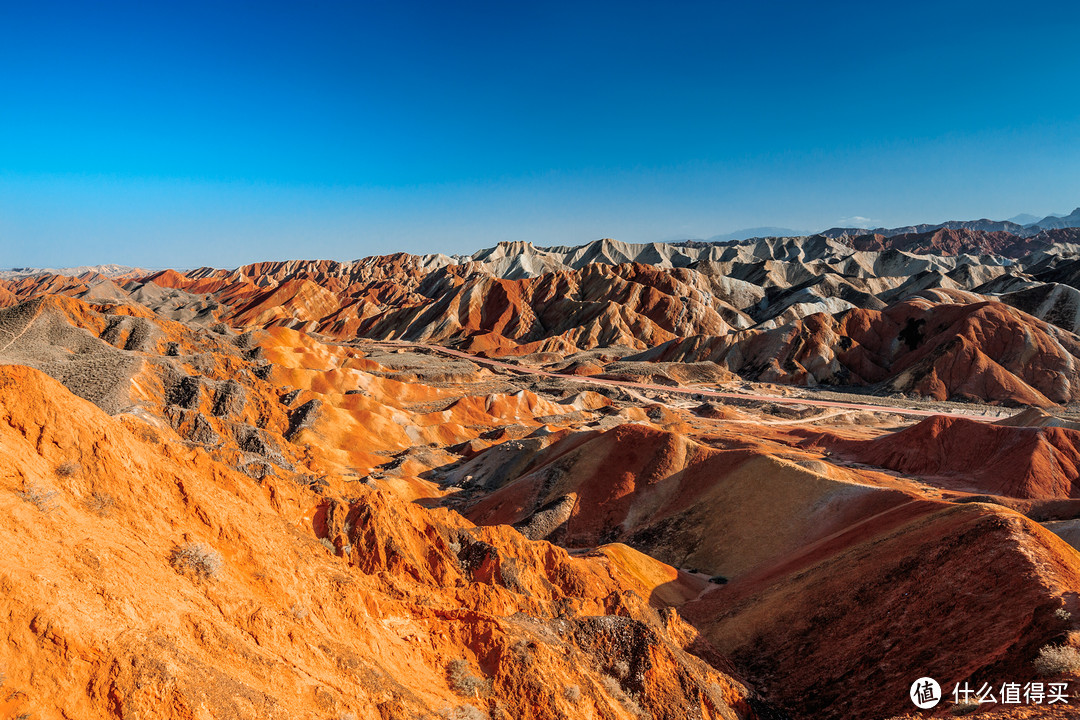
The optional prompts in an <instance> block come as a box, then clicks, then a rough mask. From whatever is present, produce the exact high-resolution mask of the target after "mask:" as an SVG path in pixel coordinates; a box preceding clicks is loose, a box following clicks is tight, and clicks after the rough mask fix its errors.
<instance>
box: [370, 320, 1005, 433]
mask: <svg viewBox="0 0 1080 720" xmlns="http://www.w3.org/2000/svg"><path fill="white" fill-rule="evenodd" d="M369 344H371V345H382V346H387V347H395V348H417V349H423V350H430V351H432V352H438V353H443V354H444V355H450V356H453V357H459V358H464V359H466V360H469V361H472V362H474V363H478V364H480V365H487V366H488V367H496V368H500V369H502V370H509V371H511V372H515V373H518V374H520V375H531V376H540V377H549V378H558V379H560V380H570V381H573V382H578V383H582V384H585V385H614V386H617V387H622V388H631V389H634V390H652V391H655V392H664V393H675V394H680V395H689V396H692V397H703V398H719V399H724V400H753V401H756V402H769V403H777V404H788V405H810V406H813V407H821V408H837V409H842V410H859V411H863V412H886V413H892V414H894V415H907V416H915V417H933V416H935V415H943V416H945V417H955V418H966V419H968V420H977V421H980V422H993V421H995V420H999V419H1001V418H1000V417H999V416H998V415H996V414H995V415H986V414H984V413H985V411H983V413H979V412H970V413H967V412H942V411H934V410H916V409H914V408H900V407H894V406H892V405H872V404H867V403H848V402H840V401H837V400H815V399H812V398H802V397H783V396H779V395H753V394H749V393H733V392H721V391H719V390H705V389H702V388H680V387H670V386H667V385H652V384H649V383H635V382H629V381H626V380H610V379H606V378H595V377H588V376H582V375H569V374H565V373H556V372H550V371H547V370H540V369H538V368H533V367H527V366H522V365H515V364H512V363H506V362H501V361H499V360H493V359H491V358H485V357H479V356H477V355H470V354H469V353H466V352H462V351H460V350H452V349H450V348H446V347H442V346H441V345H429V344H427V343H416V342H406V341H403V340H379V341H373V342H370V343H369Z"/></svg>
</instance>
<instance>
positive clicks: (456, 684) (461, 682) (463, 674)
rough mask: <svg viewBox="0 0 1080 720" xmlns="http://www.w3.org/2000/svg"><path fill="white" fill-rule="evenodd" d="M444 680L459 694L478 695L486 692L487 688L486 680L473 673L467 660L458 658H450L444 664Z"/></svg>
mask: <svg viewBox="0 0 1080 720" xmlns="http://www.w3.org/2000/svg"><path fill="white" fill-rule="evenodd" d="M446 681H447V683H448V684H449V685H450V689H451V690H453V691H454V692H456V693H458V694H459V695H472V696H474V697H479V696H480V695H483V694H487V692H488V689H489V688H488V685H489V683H488V681H487V680H485V679H483V678H481V677H478V676H476V675H473V672H472V668H471V667H470V666H469V663H468V661H466V660H461V659H460V658H459V659H457V660H451V661H450V662H448V663H447V664H446Z"/></svg>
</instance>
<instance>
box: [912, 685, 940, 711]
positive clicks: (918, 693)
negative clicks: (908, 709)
mask: <svg viewBox="0 0 1080 720" xmlns="http://www.w3.org/2000/svg"><path fill="white" fill-rule="evenodd" d="M909 694H910V695H911V702H913V703H915V707H917V708H919V709H920V710H929V709H930V708H932V707H934V706H935V705H937V704H938V703H939V702H941V686H940V685H938V684H937V680H935V679H934V678H930V677H922V678H919V679H918V680H916V681H915V682H913V683H911V692H910V693H909Z"/></svg>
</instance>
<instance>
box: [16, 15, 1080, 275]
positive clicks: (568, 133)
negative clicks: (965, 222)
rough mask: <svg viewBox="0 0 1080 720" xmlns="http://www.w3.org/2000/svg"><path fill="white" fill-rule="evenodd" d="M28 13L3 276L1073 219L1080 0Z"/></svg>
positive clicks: (1078, 153)
mask: <svg viewBox="0 0 1080 720" xmlns="http://www.w3.org/2000/svg"><path fill="white" fill-rule="evenodd" d="M879 5H885V4H880V3H865V2H860V3H854V2H820V3H816V2H815V3H812V2H806V1H805V0H803V1H802V2H786V1H772V2H769V1H765V2H755V3H746V2H723V1H720V2H708V3H705V2H683V3H664V4H661V3H639V2H632V1H629V2H594V3H588V2H574V3H569V2H568V3H562V2H533V3H513V2H490V3H477V2H411V1H410V0H398V1H395V2H381V1H379V2H351V3H343V2H342V3H338V2H317V1H316V2H290V3H275V2H251V3H238V2H215V3H200V2H197V1H191V2H185V3H168V4H166V3H146V2H132V3H109V2H102V3H82V2H70V3H50V2H39V3H26V2H12V1H10V0H0V267H10V266H20V265H35V266H58V265H76V264H85V263H100V262H119V263H124V264H135V265H144V266H153V267H162V266H174V267H187V266H196V265H203V264H208V265H215V266H235V265H237V264H240V263H244V262H250V261H254V260H263V259H284V258H297V257H312V258H314V257H329V258H336V259H352V258H356V257H362V256H365V255H371V254H381V253H387V252H394V251H397V250H406V251H410V252H436V251H441V252H471V251H473V250H476V249H479V248H481V247H485V246H490V245H492V244H494V243H495V242H498V241H500V240H528V241H532V242H536V243H538V244H575V243H582V242H587V241H589V240H593V239H596V238H599V237H615V238H618V239H621V240H626V241H632V242H643V241H651V240H660V239H672V238H680V237H708V236H711V235H716V234H720V233H725V232H729V231H732V230H736V229H739V228H743V227H754V226H761V225H772V226H783V227H792V228H797V229H805V230H819V229H823V228H825V227H829V226H831V225H836V224H839V223H841V222H843V221H844V219H845V218H854V217H861V218H865V219H867V220H868V221H870V222H872V223H875V224H882V225H889V226H892V225H900V224H907V223H913V222H935V221H943V220H946V219H966V218H976V217H984V216H989V217H994V218H1005V217H1009V216H1011V215H1015V214H1017V213H1020V212H1030V213H1034V214H1037V215H1041V214H1046V213H1050V212H1069V211H1070V210H1072V209H1073V208H1074V207H1076V206H1077V205H1080V94H1078V93H1077V92H1076V89H1075V88H1076V78H1077V77H1080V59H1078V56H1077V54H1076V52H1075V38H1076V37H1078V36H1080V6H1078V5H1077V4H1076V3H1040V2H1029V3H1025V4H1023V5H1017V4H1016V3H1004V2H994V1H993V0H990V1H984V2H967V1H965V2H949V1H948V0H939V1H938V2H933V3H924V2H907V3H894V4H889V5H888V6H887V7H878V6H879Z"/></svg>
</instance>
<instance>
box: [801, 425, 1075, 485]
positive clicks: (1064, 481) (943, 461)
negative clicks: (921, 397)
mask: <svg viewBox="0 0 1080 720" xmlns="http://www.w3.org/2000/svg"><path fill="white" fill-rule="evenodd" d="M804 432H805V431H804ZM806 434H807V435H809V436H810V442H811V443H812V444H814V445H818V446H821V447H826V448H829V449H830V450H832V451H834V452H836V453H838V454H840V455H841V456H842V457H847V458H851V459H853V460H855V461H857V462H860V463H865V464H868V465H874V466H877V467H882V468H888V469H890V470H895V471H897V472H901V473H904V474H905V475H913V476H918V477H923V478H932V481H933V482H934V483H935V484H940V485H942V486H944V487H948V488H951V489H954V490H963V491H967V492H973V493H986V494H991V495H1003V496H1006V497H1015V498H1024V499H1032V500H1035V499H1043V500H1047V499H1055V498H1057V499H1063V498H1080V431H1076V430H1069V429H1066V428H1060V427H1010V426H1007V425H990V424H987V423H981V422H975V421H973V420H965V419H962V418H947V417H941V416H938V417H933V418H929V419H927V420H923V421H922V422H920V423H918V424H917V425H913V426H911V427H909V428H906V429H904V430H901V431H899V432H896V433H892V434H889V435H883V436H881V437H879V438H876V439H874V440H866V441H856V440H843V439H840V438H837V437H835V436H830V435H828V434H820V433H811V432H807V433H806Z"/></svg>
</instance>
